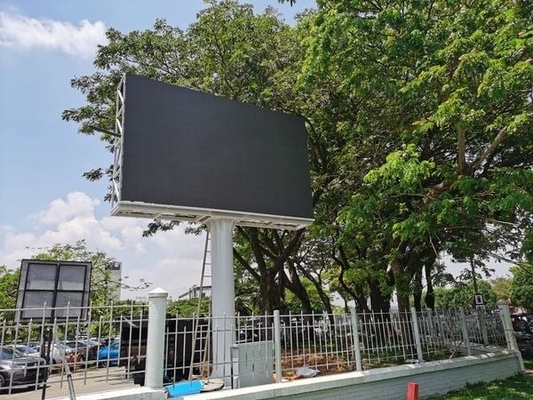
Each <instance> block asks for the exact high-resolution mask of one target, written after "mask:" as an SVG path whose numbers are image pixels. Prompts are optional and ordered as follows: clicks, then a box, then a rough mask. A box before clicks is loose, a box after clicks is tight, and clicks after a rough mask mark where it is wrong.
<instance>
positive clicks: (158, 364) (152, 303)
mask: <svg viewBox="0 0 533 400" xmlns="http://www.w3.org/2000/svg"><path fill="white" fill-rule="evenodd" d="M167 297H168V293H167V292H165V291H164V290H163V289H161V288H157V289H154V290H152V291H151V292H150V293H148V307H149V308H148V338H147V341H146V374H145V380H144V384H145V386H146V387H149V388H151V389H162V388H163V367H164V365H163V363H164V355H165V318H166V312H167Z"/></svg>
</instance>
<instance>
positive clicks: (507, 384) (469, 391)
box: [430, 360, 533, 400]
mask: <svg viewBox="0 0 533 400" xmlns="http://www.w3.org/2000/svg"><path fill="white" fill-rule="evenodd" d="M524 365H525V367H526V369H533V360H524ZM430 399H431V400H445V399H446V400H462V399H472V400H474V399H475V400H521V399H533V377H528V376H526V375H516V376H513V377H511V378H509V379H506V380H502V381H494V382H490V383H480V384H476V385H468V386H467V387H465V388H464V389H462V390H459V391H455V392H450V393H448V394H446V395H444V396H436V397H431V398H430Z"/></svg>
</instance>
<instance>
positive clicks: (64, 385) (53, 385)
mask: <svg viewBox="0 0 533 400" xmlns="http://www.w3.org/2000/svg"><path fill="white" fill-rule="evenodd" d="M72 382H73V386H74V391H75V393H76V395H80V394H87V393H97V392H104V391H108V390H119V389H128V388H134V387H139V386H138V385H135V384H134V383H133V381H132V380H127V379H126V372H125V370H124V368H123V367H111V368H88V369H86V370H77V371H74V372H72ZM42 396H43V390H42V389H39V390H33V389H16V390H13V391H12V392H11V393H10V394H8V393H1V394H0V400H3V399H6V400H7V399H9V400H11V399H24V400H40V399H42V398H43V397H42ZM45 396H46V397H45V399H55V398H58V397H60V398H64V397H66V398H68V397H69V388H68V380H67V375H66V374H64V373H63V374H60V373H53V374H51V375H50V376H49V377H48V384H47V386H46V392H45Z"/></svg>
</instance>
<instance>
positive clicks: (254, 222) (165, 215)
mask: <svg viewBox="0 0 533 400" xmlns="http://www.w3.org/2000/svg"><path fill="white" fill-rule="evenodd" d="M182 89H183V88H182ZM126 91H127V84H126V74H125V75H124V76H123V78H122V80H121V82H120V84H119V85H118V87H117V91H116V113H115V136H116V139H115V142H114V145H113V148H114V151H113V154H114V160H113V171H112V178H111V181H112V182H111V188H112V193H111V215H112V216H125V217H134V218H153V219H159V220H171V221H184V222H192V223H199V224H207V223H208V222H209V221H210V220H212V219H220V218H224V219H230V220H232V221H233V222H234V223H235V225H238V226H245V227H257V228H270V229H286V230H298V229H302V228H305V227H307V226H309V225H311V224H312V223H313V221H314V218H304V217H295V216H285V215H272V214H263V213H255V212H241V211H235V210H223V209H216V208H203V207H191V206H178V205H167V204H156V203H149V202H142V201H131V200H125V199H123V198H122V193H121V192H122V184H123V175H122V174H123V154H124V130H125V111H126ZM198 93H200V92H198ZM220 99H223V98H220ZM223 100H228V99H223ZM206 162H208V161H206ZM309 195H310V196H311V193H309Z"/></svg>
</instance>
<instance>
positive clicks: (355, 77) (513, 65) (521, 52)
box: [307, 0, 533, 309]
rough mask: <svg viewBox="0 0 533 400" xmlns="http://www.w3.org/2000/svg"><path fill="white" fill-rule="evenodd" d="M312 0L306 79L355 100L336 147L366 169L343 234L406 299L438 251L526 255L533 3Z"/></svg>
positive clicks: (531, 207) (404, 301)
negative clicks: (371, 255)
mask: <svg viewBox="0 0 533 400" xmlns="http://www.w3.org/2000/svg"><path fill="white" fill-rule="evenodd" d="M319 6H320V8H319V12H318V15H317V18H316V25H315V27H314V36H313V37H314V39H313V42H312V45H311V48H310V51H309V55H308V63H307V71H308V78H307V79H308V80H311V81H316V80H322V81H327V80H328V79H330V77H332V76H333V77H335V79H336V80H338V81H339V86H338V91H337V96H338V97H339V98H342V99H344V102H345V104H346V107H350V108H351V111H352V117H351V118H345V119H342V118H341V119H340V121H339V124H343V125H344V127H345V132H346V136H347V137H349V140H350V141H351V142H352V143H353V145H352V146H350V147H346V150H347V152H346V153H345V159H346V160H347V162H348V163H349V162H350V161H352V160H353V163H352V166H353V168H352V169H354V170H355V171H359V167H360V165H361V164H360V162H359V160H360V159H362V158H367V159H368V162H369V163H370V164H371V167H370V168H373V170H372V171H370V172H369V173H368V174H366V176H365V178H364V179H360V178H359V177H360V173H359V172H357V173H356V175H355V179H353V182H355V185H354V193H356V194H355V196H354V198H353V199H352V202H351V203H350V204H349V205H348V206H347V207H345V209H344V212H343V213H342V215H341V218H340V220H339V221H340V222H341V223H342V225H343V228H342V229H343V234H344V235H345V240H344V244H345V245H346V246H351V247H352V248H354V247H355V248H357V247H359V243H368V244H370V247H369V248H371V249H372V250H373V251H377V254H379V255H381V257H383V258H384V260H383V261H381V265H380V267H379V270H381V271H386V270H388V271H389V272H390V273H391V278H392V282H393V283H394V286H395V288H396V291H397V293H398V303H399V306H400V308H401V309H405V308H406V307H407V306H408V305H409V302H408V295H409V294H410V293H411V292H413V291H414V290H415V289H414V288H413V286H412V285H413V283H414V282H416V279H414V278H415V276H416V275H417V274H421V271H423V269H424V268H425V266H428V265H431V264H433V263H434V261H435V260H436V258H437V256H438V255H439V254H440V253H441V252H442V251H447V252H449V253H450V254H452V256H454V258H455V259H457V260H458V261H465V260H469V259H471V258H478V259H481V260H482V259H484V258H486V257H488V256H489V255H492V254H495V253H496V254H500V253H509V254H507V255H508V256H511V257H516V258H519V257H523V256H524V251H523V250H524V248H523V247H521V246H522V245H523V244H527V242H528V241H529V239H528V236H527V232H528V231H529V230H531V211H533V201H532V199H533V197H532V187H533V186H532V185H531V183H533V174H532V172H531V163H532V161H533V158H532V157H531V156H532V152H533V136H532V135H531V134H530V132H531V128H532V116H533V113H532V111H533V106H532V102H531V87H532V82H533V65H532V63H531V59H532V50H533V35H532V34H531V32H532V19H531V15H532V5H531V3H529V2H523V1H513V0H509V1H495V0H481V1H476V2H470V1H447V0H435V1H415V0H413V1H402V2H395V1H393V2H391V1H384V0H383V1H381V0H375V1H367V0H356V1H342V0H341V1H337V0H332V1H329V0H325V1H321V2H319ZM371 147H373V148H374V149H375V151H371ZM369 154H372V156H368V155H369ZM348 165H349V164H348ZM367 170H368V169H367ZM353 254H356V253H355V252H353ZM365 258H366V255H365V256H364V257H363V260H365ZM384 261H385V262H384ZM389 266H390V269H388V267H389ZM426 275H427V274H426Z"/></svg>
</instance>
